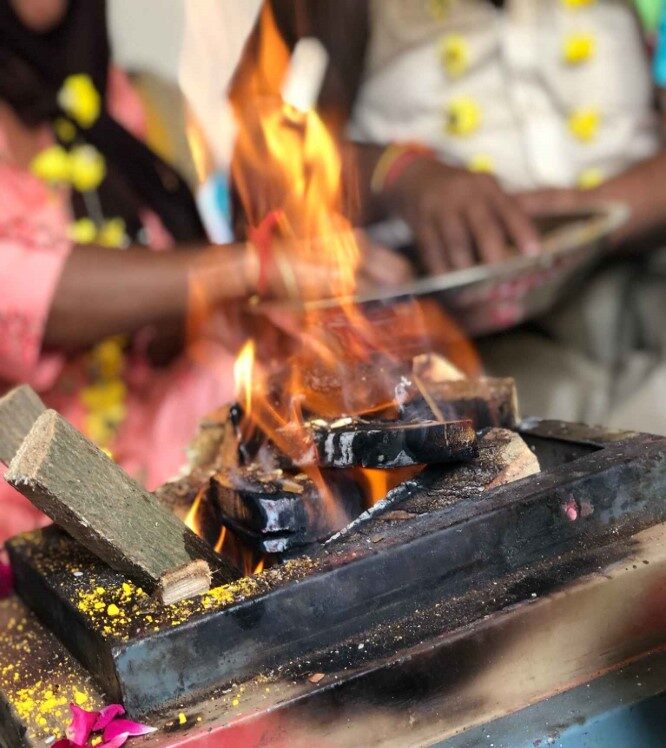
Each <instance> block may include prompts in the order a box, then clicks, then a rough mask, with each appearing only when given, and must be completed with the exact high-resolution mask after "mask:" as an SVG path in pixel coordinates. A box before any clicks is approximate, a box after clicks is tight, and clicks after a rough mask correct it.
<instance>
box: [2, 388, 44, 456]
mask: <svg viewBox="0 0 666 748" xmlns="http://www.w3.org/2000/svg"><path fill="white" fill-rule="evenodd" d="M45 410H46V406H45V405H44V403H43V402H42V401H41V400H40V398H39V395H38V394H37V393H36V392H35V391H34V390H33V389H32V387H29V386H28V385H27V384H22V385H21V386H20V387H15V388H14V389H13V390H11V391H10V392H8V393H7V394H6V395H4V397H2V398H0V461H1V462H4V463H5V465H9V463H10V462H11V461H12V459H13V457H14V455H15V454H16V453H17V452H18V448H19V447H20V446H21V442H22V441H23V440H24V439H25V437H26V436H27V434H28V431H30V429H31V428H32V425H33V423H34V422H35V421H36V420H37V419H38V418H39V416H40V415H41V414H42V413H43V412H44V411H45Z"/></svg>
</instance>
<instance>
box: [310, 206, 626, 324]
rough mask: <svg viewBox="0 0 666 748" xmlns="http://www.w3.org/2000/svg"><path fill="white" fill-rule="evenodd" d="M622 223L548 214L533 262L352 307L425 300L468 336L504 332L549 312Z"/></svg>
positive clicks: (451, 278) (422, 284) (593, 212)
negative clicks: (438, 305)
mask: <svg viewBox="0 0 666 748" xmlns="http://www.w3.org/2000/svg"><path fill="white" fill-rule="evenodd" d="M627 217H628V210H627V208H626V206H624V205H621V204H618V203H606V204H600V205H598V206H596V207H594V208H591V209H588V210H586V212H585V213H581V214H553V215H552V216H548V217H544V219H543V223H544V230H543V234H544V240H543V252H542V253H541V254H539V255H538V256H536V257H527V256H524V255H521V256H517V257H512V258H511V259H509V260H506V261H504V262H500V263H496V264H493V265H477V266H475V267H471V268H467V269H465V270H457V271H454V272H451V273H446V274H444V275H438V276H431V277H426V278H422V279H420V280H417V281H414V282H412V283H410V284H408V285H406V286H401V287H399V288H397V289H396V288H393V289H383V290H379V291H377V292H376V293H370V294H365V295H363V296H359V297H358V298H357V299H356V301H357V302H358V303H360V304H376V303H383V302H387V301H394V300H399V299H404V298H408V297H420V298H425V297H429V298H434V299H437V300H438V301H439V302H440V303H441V304H442V305H443V306H444V308H445V309H447V310H448V311H449V312H450V313H451V315H452V316H453V317H454V318H455V319H456V321H457V322H458V323H459V324H460V326H461V328H462V329H463V331H464V332H465V333H467V335H470V336H480V335H486V334H488V333H492V332H497V331H499V330H504V329H507V328H510V327H513V326H515V325H517V324H520V323H521V322H525V321H526V320H528V319H531V318H533V317H535V316H537V315H539V314H542V313H543V312H545V311H547V310H548V309H549V308H551V307H552V306H553V304H554V303H555V302H556V301H557V300H558V299H559V298H560V297H561V296H562V294H563V292H564V291H565V290H566V288H567V287H568V286H569V284H570V283H571V282H572V281H573V280H574V279H575V278H576V277H577V276H578V275H579V274H581V273H582V272H584V271H585V270H586V269H587V268H589V267H590V266H591V265H592V264H593V263H594V262H595V261H596V260H598V259H599V257H600V255H601V253H602V252H603V249H604V241H605V240H606V239H607V238H608V237H609V236H610V235H611V234H612V233H613V232H614V231H615V230H616V229H618V228H619V227H620V226H621V225H622V224H623V223H624V222H625V221H626V220H627ZM339 303H340V302H339V301H336V300H324V301H319V302H316V303H314V304H310V305H308V306H309V308H319V309H325V308H333V307H335V306H337V305H338V304H339Z"/></svg>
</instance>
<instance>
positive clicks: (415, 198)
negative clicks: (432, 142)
mask: <svg viewBox="0 0 666 748" xmlns="http://www.w3.org/2000/svg"><path fill="white" fill-rule="evenodd" d="M386 199H387V201H388V203H389V206H390V207H392V208H393V209H394V210H396V211H397V212H398V214H400V215H401V216H402V217H403V218H404V219H405V220H406V221H407V223H408V224H409V225H410V227H411V228H412V230H413V232H414V234H415V236H416V239H417V241H418V244H419V247H420V249H421V254H422V259H423V261H424V263H425V265H426V268H427V269H428V270H429V271H430V272H431V273H434V274H440V273H445V272H448V271H450V270H460V269H462V268H466V267H470V266H471V265H475V264H477V263H479V262H482V263H492V262H499V261H501V260H503V259H505V258H506V257H508V256H510V255H512V254H513V253H514V252H515V250H516V249H517V250H518V251H519V252H521V253H523V254H537V253H538V252H539V251H540V241H539V236H538V234H537V231H536V229H535V227H534V224H533V223H532V221H531V219H530V217H529V216H528V215H527V214H526V213H525V211H524V210H523V208H522V207H521V206H520V205H519V203H518V202H517V201H516V200H515V199H514V198H513V197H511V196H510V195H508V194H507V193H505V192H504V191H503V190H502V188H501V187H500V185H499V183H498V182H497V180H496V179H495V178H494V177H492V176H490V175H488V174H474V173H472V172H469V171H467V170H465V169H457V168H453V167H450V166H446V165H445V164H442V163H440V162H438V161H435V160H434V159H432V158H422V159H418V160H417V161H415V162H414V163H412V164H410V165H409V166H408V167H407V168H406V169H405V171H404V172H403V173H402V174H401V175H400V177H399V179H398V180H397V181H396V182H395V184H394V185H392V186H391V187H390V188H389V189H388V190H387V192H386ZM514 248H515V249H514Z"/></svg>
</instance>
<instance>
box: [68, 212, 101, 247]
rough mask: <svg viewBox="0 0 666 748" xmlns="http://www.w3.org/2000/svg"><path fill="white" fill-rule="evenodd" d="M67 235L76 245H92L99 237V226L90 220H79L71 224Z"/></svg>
mask: <svg viewBox="0 0 666 748" xmlns="http://www.w3.org/2000/svg"><path fill="white" fill-rule="evenodd" d="M67 233H68V235H69V238H70V239H71V240H72V241H73V242H74V243H75V244H92V243H93V242H94V241H95V237H96V236H97V226H95V222H94V221H92V220H91V219H90V218H79V220H78V221H75V222H74V223H70V225H69V228H68V230H67Z"/></svg>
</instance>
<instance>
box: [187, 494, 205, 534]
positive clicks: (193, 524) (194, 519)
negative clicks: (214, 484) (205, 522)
mask: <svg viewBox="0 0 666 748" xmlns="http://www.w3.org/2000/svg"><path fill="white" fill-rule="evenodd" d="M204 492H205V489H203V488H202V489H200V490H199V492H198V493H197V495H196V496H195V497H194V501H193V502H192V506H191V507H190V510H189V511H188V513H187V516H186V517H185V524H186V525H187V527H189V528H190V530H192V532H194V533H196V534H197V535H200V534H201V519H200V516H199V508H200V506H201V501H202V499H203V496H204Z"/></svg>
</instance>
